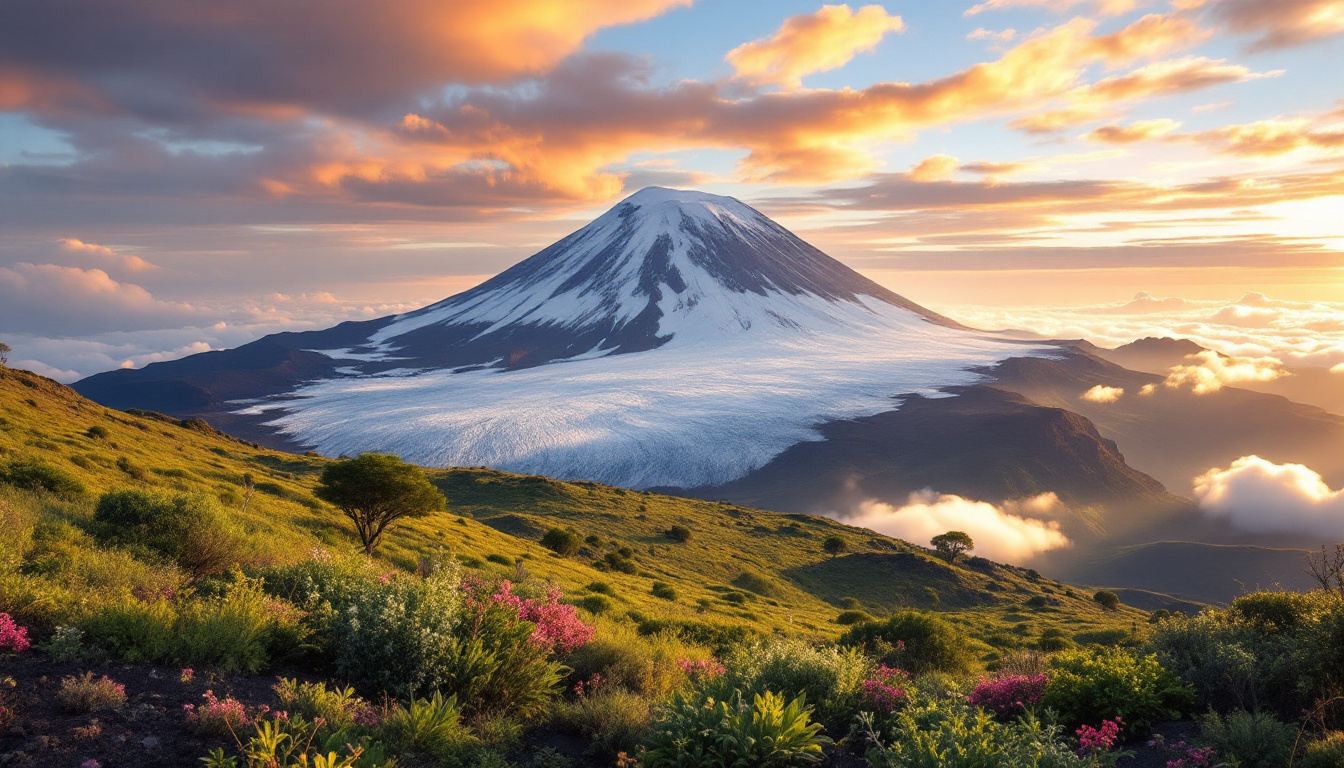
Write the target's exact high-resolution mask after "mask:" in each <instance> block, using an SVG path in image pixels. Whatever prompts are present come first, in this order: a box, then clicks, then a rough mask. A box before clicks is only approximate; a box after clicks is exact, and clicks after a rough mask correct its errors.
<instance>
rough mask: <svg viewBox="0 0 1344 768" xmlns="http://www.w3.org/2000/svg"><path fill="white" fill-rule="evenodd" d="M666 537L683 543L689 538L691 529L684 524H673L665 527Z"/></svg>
mask: <svg viewBox="0 0 1344 768" xmlns="http://www.w3.org/2000/svg"><path fill="white" fill-rule="evenodd" d="M667 538H669V539H671V540H673V541H680V542H683V543H685V542H687V541H690V540H691V529H690V528H687V527H686V526H684V525H674V526H672V527H671V528H668V529H667Z"/></svg>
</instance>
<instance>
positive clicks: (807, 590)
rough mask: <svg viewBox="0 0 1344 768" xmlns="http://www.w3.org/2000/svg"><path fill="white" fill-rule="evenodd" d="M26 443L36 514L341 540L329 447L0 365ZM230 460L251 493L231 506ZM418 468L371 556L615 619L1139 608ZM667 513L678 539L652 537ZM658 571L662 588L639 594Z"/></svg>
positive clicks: (765, 623)
mask: <svg viewBox="0 0 1344 768" xmlns="http://www.w3.org/2000/svg"><path fill="white" fill-rule="evenodd" d="M30 459H36V460H38V461H40V462H43V463H45V464H46V465H49V466H51V467H55V468H57V469H59V470H61V471H63V472H65V473H68V474H69V475H70V476H71V477H73V478H75V479H77V480H78V481H79V482H80V483H81V484H83V486H84V487H85V490H84V492H83V493H82V494H75V495H74V496H72V497H70V498H67V499H63V500H61V501H60V502H59V503H56V502H55V501H54V500H48V499H43V498H37V499H36V500H34V498H33V497H30V496H29V495H27V494H16V493H15V492H12V491H7V492H4V493H0V505H6V504H7V505H11V506H14V505H20V504H23V505H29V506H34V505H35V506H37V507H40V514H39V517H40V518H41V519H40V521H39V527H40V525H41V524H45V525H48V526H50V525H57V524H61V523H65V524H73V525H75V526H77V527H78V526H80V525H83V524H85V523H87V521H88V520H89V519H91V516H92V508H93V504H94V502H95V501H96V499H97V496H98V495H99V494H101V493H103V492H107V491H111V490H116V489H123V488H129V487H136V488H150V489H158V490H163V491H168V492H192V493H204V494H209V495H210V496H213V497H216V498H218V499H219V500H220V501H221V503H222V504H223V505H224V506H225V507H226V508H227V509H228V510H230V512H231V514H232V515H234V516H235V517H236V519H237V521H238V522H239V523H240V525H241V526H242V527H243V529H244V530H245V532H246V538H247V542H248V549H247V552H248V554H247V557H246V558H244V561H245V563H246V562H253V563H256V564H258V565H267V564H283V563H287V562H293V561H297V560H301V559H304V558H306V557H308V556H309V553H310V552H311V551H312V550H313V548H314V547H322V548H325V549H327V550H331V551H351V550H353V549H354V543H353V539H352V537H351V535H350V533H349V530H348V528H347V527H346V525H345V523H344V518H343V517H342V516H341V515H340V514H339V513H338V512H337V511H336V510H334V509H333V508H331V507H328V506H326V505H325V504H323V503H322V502H319V501H318V500H317V499H316V498H314V496H313V495H312V489H313V487H314V485H315V483H316V479H317V475H318V473H320V471H321V469H322V467H323V466H324V465H325V464H326V462H327V461H328V460H327V459H324V458H322V457H318V456H315V455H308V456H296V455H292V454H286V453H281V452H277V451H273V450H268V449H265V448H261V447H259V446H257V445H255V444H252V443H247V442H243V441H240V440H237V439H234V438H232V437H230V436H228V435H225V434H223V433H221V432H218V431H216V430H214V429H213V428H211V427H210V426H209V425H207V424H205V423H204V422H200V421H187V422H180V421H178V420H176V419H171V418H168V417H164V416H159V415H157V414H152V413H147V412H135V411H133V412H120V411H113V410H110V409H107V408H103V407H101V406H99V405H96V404H94V403H92V402H91V401H88V400H86V399H84V398H82V397H80V396H79V395H78V394H76V393H75V392H74V391H73V390H71V389H69V388H67V387H65V386H62V385H60V384H58V383H56V382H53V381H50V380H48V379H45V378H42V377H40V376H37V375H34V374H32V373H28V372H25V371H15V370H7V369H0V467H3V466H5V465H6V464H7V463H8V462H11V461H25V460H30ZM245 474H250V475H251V476H252V477H253V479H254V481H255V488H256V493H255V494H254V496H253V497H252V498H251V499H250V501H247V503H246V510H245V511H244V502H245V488H244V475H245ZM430 476H431V479H432V480H433V481H434V482H435V483H436V484H437V485H438V486H439V487H440V488H441V489H442V490H443V491H444V493H445V494H446V495H447V497H448V501H449V510H448V512H447V513H446V514H441V515H437V516H435V517H432V518H426V519H421V520H415V521H412V522H409V523H408V524H406V525H405V526H403V527H401V528H398V529H395V530H393V531H391V532H390V533H389V535H388V537H387V538H386V540H385V542H384V544H383V546H382V547H381V549H380V550H379V557H380V558H383V559H385V560H386V561H387V562H389V563H390V564H393V565H395V566H398V567H401V568H407V569H410V568H414V567H415V565H416V563H417V562H418V560H419V559H420V558H422V557H434V556H449V557H454V558H456V559H457V560H458V561H459V562H460V563H462V564H463V565H464V566H465V567H466V568H467V569H475V570H479V571H482V572H484V573H487V574H489V575H491V576H494V577H501V576H507V575H510V574H515V573H516V574H518V575H522V573H523V572H525V573H526V574H528V575H530V576H531V577H535V578H539V579H545V580H551V581H554V582H556V583H558V584H559V586H560V587H561V588H562V589H563V590H564V592H565V594H566V595H567V596H568V598H569V599H571V600H578V599H581V598H582V597H583V596H584V595H585V594H586V590H587V588H588V587H589V586H590V585H593V584H594V582H604V583H605V584H606V585H608V586H609V588H610V589H609V590H605V591H609V592H610V599H611V601H612V603H613V604H612V606H611V607H610V608H609V609H607V610H606V614H607V616H608V618H612V619H615V620H618V621H621V622H631V623H633V624H643V625H644V626H646V627H653V626H657V625H656V622H657V621H659V620H674V621H687V620H689V621H694V622H707V623H710V624H716V625H729V626H731V625H739V626H743V627H747V628H749V629H751V630H755V631H760V632H766V633H771V632H773V633H787V634H798V635H803V636H808V637H815V638H826V637H832V636H835V635H837V634H838V633H839V632H840V631H841V630H842V629H843V627H841V626H840V625H839V624H837V623H836V617H837V615H838V614H839V613H840V612H841V611H842V610H843V609H854V608H857V609H859V610H862V611H864V612H867V613H869V614H872V615H875V616H881V615H884V614H886V613H889V612H890V611H891V610H893V609H895V608H898V607H903V606H909V607H917V608H922V609H931V610H938V611H940V612H943V613H944V614H945V615H946V616H947V618H949V619H951V620H952V621H954V622H956V623H958V624H961V625H962V626H963V627H964V628H965V629H966V630H967V631H968V632H969V633H970V634H971V635H972V636H973V637H975V638H977V640H978V641H979V642H980V643H981V645H980V646H978V648H977V650H978V651H979V652H980V654H981V656H982V658H986V659H992V658H993V656H992V655H990V654H992V653H993V652H995V651H996V650H1000V651H1001V650H1003V649H1008V648H1014V647H1025V646H1028V645H1030V644H1032V642H1033V640H1034V639H1036V638H1039V636H1040V635H1041V633H1042V632H1044V631H1046V630H1054V631H1053V632H1051V634H1052V635H1059V634H1063V635H1065V636H1070V637H1074V638H1076V639H1078V640H1079V641H1087V640H1090V639H1098V638H1108V637H1109V638H1117V637H1119V636H1120V635H1121V634H1123V633H1127V632H1129V631H1130V630H1131V628H1132V627H1133V626H1134V624H1135V623H1136V622H1137V623H1139V624H1142V623H1143V622H1144V621H1145V620H1146V614H1144V613H1143V612H1141V611H1138V610H1136V609H1132V608H1127V607H1123V606H1122V607H1121V608H1120V609H1119V610H1118V611H1107V610H1104V609H1103V608H1102V607H1101V606H1099V605H1097V604H1096V603H1095V602H1093V601H1092V600H1091V591H1090V590H1083V589H1077V588H1070V587H1068V586H1066V585H1063V584H1060V583H1058V582H1054V581H1051V580H1049V579H1045V578H1043V577H1040V576H1039V575H1037V574H1035V573H1034V572H1031V571H1026V570H1023V569H1019V568H1015V567H1011V566H1003V565H998V564H993V563H990V562H988V561H985V560H982V559H979V558H972V559H970V560H964V561H962V562H960V563H959V564H958V565H956V566H949V565H947V564H945V563H943V562H942V561H940V560H938V559H936V558H934V557H933V556H932V554H931V553H930V551H929V550H926V549H923V548H921V547H918V546H912V545H911V544H909V543H906V542H902V541H898V540H894V539H890V538H887V537H884V536H880V535H878V534H875V533H873V532H872V531H868V530H865V529H860V528H853V527H849V526H845V525H842V524H839V523H836V522H833V521H830V520H827V519H822V518H816V517H811V516H805V515H783V514H777V513H772V512H766V511H761V510H755V509H748V508H743V507H738V506H734V505H729V504H722V503H714V502H705V501H695V500H688V499H682V498H676V497H669V496H660V495H655V494H647V493H642V492H637V491H630V490H624V489H620V488H611V487H607V486H602V485H598V484H595V483H586V482H573V483H569V482H558V481H554V480H550V479H546V478H540V477H527V476H519V475H512V474H507V473H503V472H496V471H492V470H487V469H456V470H431V471H430ZM0 490H2V487H0ZM0 511H3V510H0ZM674 525H677V526H683V527H685V528H687V529H689V531H690V539H689V540H688V541H685V542H678V541H674V540H673V539H672V538H670V537H668V536H667V531H668V530H669V529H670V528H671V527H672V526H674ZM557 526H558V527H564V528H572V529H573V530H574V531H575V532H576V533H577V534H578V535H579V536H580V537H581V538H585V539H588V541H587V542H586V543H585V545H584V547H583V548H582V549H580V551H579V552H578V553H576V554H575V555H573V556H570V557H559V556H556V555H554V554H552V553H551V552H549V551H548V550H546V549H544V548H543V547H541V546H540V545H539V544H538V540H539V539H540V537H541V536H542V535H543V534H544V533H545V532H546V531H547V530H548V529H550V528H552V527H557ZM830 536H839V537H841V538H842V539H844V540H845V542H846V545H847V546H846V551H845V552H844V553H842V554H839V555H838V556H834V557H832V556H831V555H829V554H827V553H825V552H823V551H822V546H821V545H822V542H823V541H824V540H825V539H826V538H827V537H830ZM592 537H595V538H592ZM39 538H40V537H39ZM621 550H625V551H626V552H627V553H628V557H623V556H622V555H620V554H618V553H619V552H620V551H621ZM609 561H615V562H616V564H617V567H616V568H612V567H611V566H610V564H609ZM623 571H634V572H633V573H630V572H623ZM657 582H661V583H664V584H666V585H670V587H671V592H668V591H667V590H663V593H664V594H665V595H669V594H671V593H675V599H673V600H669V599H664V598H661V597H656V596H654V594H653V585H654V584H655V583H657ZM7 584H10V585H11V586H9V587H0V603H3V605H4V606H5V607H6V608H8V609H15V610H19V611H20V612H21V608H22V606H21V605H18V604H19V603H21V602H22V595H18V594H15V591H14V588H13V587H12V582H7ZM599 589H604V588H603V587H599ZM6 591H8V593H6ZM1061 630H1062V632H1061Z"/></svg>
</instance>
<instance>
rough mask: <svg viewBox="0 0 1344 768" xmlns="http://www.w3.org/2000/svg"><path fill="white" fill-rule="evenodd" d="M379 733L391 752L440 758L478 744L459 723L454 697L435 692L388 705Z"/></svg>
mask: <svg viewBox="0 0 1344 768" xmlns="http://www.w3.org/2000/svg"><path fill="white" fill-rule="evenodd" d="M382 735H383V738H385V739H386V740H387V743H388V746H389V747H391V748H392V749H393V750H394V751H397V752H411V753H415V754H421V755H427V756H430V757H433V758H436V759H440V760H444V759H447V758H449V757H451V756H452V755H454V754H458V753H460V752H462V751H463V750H465V749H467V748H469V747H474V746H475V745H476V743H477V739H476V737H475V736H473V735H472V734H471V731H469V730H468V729H467V728H466V726H464V725H463V724H462V713H461V711H460V710H459V709H458V707H457V697H456V696H449V697H447V698H444V696H443V694H441V693H438V692H437V691H436V692H435V693H434V695H433V696H431V697H430V698H428V699H416V700H414V701H412V702H411V703H410V704H408V705H407V706H405V707H401V706H397V707H393V708H391V709H390V710H389V711H388V712H387V713H386V714H385V715H384V716H383V723H382Z"/></svg>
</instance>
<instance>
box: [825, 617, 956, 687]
mask: <svg viewBox="0 0 1344 768" xmlns="http://www.w3.org/2000/svg"><path fill="white" fill-rule="evenodd" d="M840 643H841V644H842V645H849V646H855V647H859V648H862V649H863V650H864V652H865V653H867V654H868V655H869V656H872V657H873V658H875V659H878V660H879V661H881V662H882V663H883V664H886V665H887V666H891V667H897V668H899V669H904V670H907V671H909V672H912V673H915V674H922V673H925V672H951V673H954V674H956V673H961V672H965V671H966V670H967V669H969V668H970V664H971V661H972V660H973V656H972V655H971V652H970V650H969V648H968V645H969V641H968V640H967V638H966V636H965V635H964V634H962V633H961V631H960V630H958V629H957V628H956V627H954V626H952V625H951V624H949V623H947V622H946V621H944V620H943V619H941V618H939V617H938V616H935V615H933V614H930V613H923V612H920V611H901V612H899V613H896V614H893V615H892V616H891V618H889V619H887V620H886V621H867V622H864V623H862V624H857V625H855V626H853V627H851V628H850V629H849V630H848V631H847V632H845V633H844V634H843V635H841V636H840Z"/></svg>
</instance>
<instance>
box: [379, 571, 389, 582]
mask: <svg viewBox="0 0 1344 768" xmlns="http://www.w3.org/2000/svg"><path fill="white" fill-rule="evenodd" d="M391 580H392V574H391V573H380V574H378V583H379V584H386V583H387V582H389V581H391Z"/></svg>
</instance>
